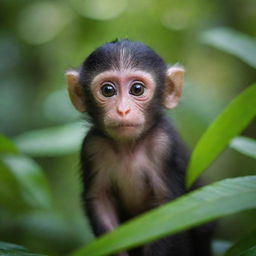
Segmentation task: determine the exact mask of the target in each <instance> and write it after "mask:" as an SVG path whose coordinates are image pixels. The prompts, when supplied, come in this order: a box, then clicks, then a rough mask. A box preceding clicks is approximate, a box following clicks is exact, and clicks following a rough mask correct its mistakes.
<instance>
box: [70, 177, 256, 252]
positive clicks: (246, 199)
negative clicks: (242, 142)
mask: <svg viewBox="0 0 256 256" xmlns="http://www.w3.org/2000/svg"><path fill="white" fill-rule="evenodd" d="M255 198H256V176H248V177H241V178H234V179H226V180H223V181H220V182H216V183H214V184H212V185H209V186H206V187H203V188H201V189H198V190H196V191H194V192H191V193H189V194H187V195H184V196H182V197H180V198H178V199H176V200H175V201H173V202H170V203H168V204H166V205H164V206H162V207H160V208H158V209H155V210H153V211H151V212H149V213H147V214H145V215H143V216H141V217H138V218H136V219H134V220H132V221H130V222H127V223H125V224H124V225H122V226H120V227H119V228H117V229H116V230H114V231H113V232H111V233H109V234H107V235H104V236H102V237H100V238H99V239H97V240H95V241H93V242H92V243H90V244H88V245H87V246H85V247H84V248H82V249H80V250H78V251H77V252H75V253H74V254H72V255H73V256H87V255H90V256H100V255H109V254H111V253H116V252H118V251H122V250H125V249H127V248H131V247H135V246H138V245H141V244H144V243H147V242H151V241H153V240H156V239H158V238H161V237H163V236H166V235H170V234H174V233H177V232H179V231H182V230H185V229H188V228H191V227H195V226H196V225H199V224H202V223H206V222H208V221H212V220H215V219H217V218H220V217H222V216H226V215H229V214H233V213H237V212H240V211H242V210H246V209H252V208H256V200H255ZM237 202H239V203H237Z"/></svg>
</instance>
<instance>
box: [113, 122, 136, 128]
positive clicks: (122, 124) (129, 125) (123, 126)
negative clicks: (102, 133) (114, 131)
mask: <svg viewBox="0 0 256 256" xmlns="http://www.w3.org/2000/svg"><path fill="white" fill-rule="evenodd" d="M139 126H140V125H139V124H130V123H121V124H117V125H115V126H114V128H126V127H127V128H129V127H132V128H133V127H134V128H136V127H139Z"/></svg>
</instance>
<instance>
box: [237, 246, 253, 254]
mask: <svg viewBox="0 0 256 256" xmlns="http://www.w3.org/2000/svg"><path fill="white" fill-rule="evenodd" d="M239 256H256V245H255V246H253V247H252V248H250V249H248V250H246V251H244V252H242V253H241V254H239Z"/></svg>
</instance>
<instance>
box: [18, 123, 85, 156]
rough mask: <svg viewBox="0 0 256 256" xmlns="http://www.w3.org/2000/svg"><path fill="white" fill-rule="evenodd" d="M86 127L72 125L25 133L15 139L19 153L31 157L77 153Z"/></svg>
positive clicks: (76, 124) (77, 124) (78, 124)
mask: <svg viewBox="0 0 256 256" xmlns="http://www.w3.org/2000/svg"><path fill="white" fill-rule="evenodd" d="M86 131H87V127H85V125H83V124H81V123H72V124H67V125H63V126H59V127H53V128H46V129H42V130H35V131H30V132H26V133H24V134H22V135H19V136H18V137H16V138H15V140H14V141H15V143H16V145H17V147H18V148H19V149H20V151H21V152H23V153H25V154H29V155H31V156H58V155H64V154H69V153H72V152H75V151H78V150H79V148H80V145H81V143H82V139H83V136H84V135H85V133H86Z"/></svg>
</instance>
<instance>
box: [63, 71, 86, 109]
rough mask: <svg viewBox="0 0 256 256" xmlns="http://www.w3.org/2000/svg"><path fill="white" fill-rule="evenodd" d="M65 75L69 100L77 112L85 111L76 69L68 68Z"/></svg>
mask: <svg viewBox="0 0 256 256" xmlns="http://www.w3.org/2000/svg"><path fill="white" fill-rule="evenodd" d="M65 75H66V78H67V82H68V93H69V97H70V99H71V102H72V103H73V105H74V107H75V108H76V109H77V110H78V111H79V112H85V111H86V109H85V105H84V97H83V92H82V87H81V85H80V83H79V72H78V71H76V70H68V71H67V72H66V73H65Z"/></svg>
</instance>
